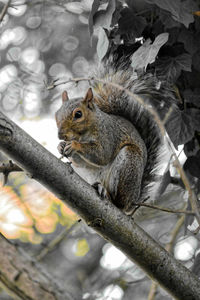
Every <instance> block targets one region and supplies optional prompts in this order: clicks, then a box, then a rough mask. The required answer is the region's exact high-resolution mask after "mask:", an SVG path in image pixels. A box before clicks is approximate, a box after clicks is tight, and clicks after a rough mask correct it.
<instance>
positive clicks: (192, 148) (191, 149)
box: [184, 138, 199, 157]
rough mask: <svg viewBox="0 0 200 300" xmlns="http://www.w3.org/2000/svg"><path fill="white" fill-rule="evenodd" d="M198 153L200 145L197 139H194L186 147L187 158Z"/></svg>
mask: <svg viewBox="0 0 200 300" xmlns="http://www.w3.org/2000/svg"><path fill="white" fill-rule="evenodd" d="M198 151H199V144H198V142H197V139H196V138H193V139H192V140H191V141H189V142H187V143H186V144H185V145H184V152H185V155H186V156H187V157H188V156H192V155H195V154H196V153H197V152H198Z"/></svg>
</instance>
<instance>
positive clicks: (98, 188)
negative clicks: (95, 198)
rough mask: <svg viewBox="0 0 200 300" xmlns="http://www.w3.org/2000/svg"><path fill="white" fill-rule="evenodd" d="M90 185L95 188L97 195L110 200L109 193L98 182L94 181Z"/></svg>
mask: <svg viewBox="0 0 200 300" xmlns="http://www.w3.org/2000/svg"><path fill="white" fill-rule="evenodd" d="M92 186H93V187H94V188H95V190H96V191H97V193H98V195H99V196H100V197H101V198H102V199H108V200H109V201H111V197H110V194H109V193H108V191H107V189H106V188H105V187H104V186H103V185H102V184H101V183H100V182H95V183H93V184H92Z"/></svg>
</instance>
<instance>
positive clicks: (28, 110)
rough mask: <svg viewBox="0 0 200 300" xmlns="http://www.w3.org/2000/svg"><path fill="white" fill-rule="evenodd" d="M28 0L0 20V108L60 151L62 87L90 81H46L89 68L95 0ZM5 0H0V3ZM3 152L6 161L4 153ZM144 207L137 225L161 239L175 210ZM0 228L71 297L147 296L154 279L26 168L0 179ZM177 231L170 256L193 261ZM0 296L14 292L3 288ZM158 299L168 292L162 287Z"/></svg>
mask: <svg viewBox="0 0 200 300" xmlns="http://www.w3.org/2000/svg"><path fill="white" fill-rule="evenodd" d="M27 2H29V1H25V0H13V1H12V7H9V9H8V13H7V14H6V15H5V16H4V18H3V20H2V22H1V23H0V109H1V110H2V111H3V112H4V113H5V114H6V115H7V116H9V117H10V118H11V119H12V120H14V121H15V122H16V123H17V124H19V126H20V127H22V128H23V129H24V130H25V131H26V132H28V133H29V134H30V135H31V136H32V137H33V138H35V139H36V140H37V141H38V142H39V143H41V144H42V145H43V146H44V147H46V148H47V149H48V150H50V151H51V152H52V153H53V154H54V155H56V156H57V157H59V156H60V155H59V153H58V151H57V145H58V138H57V128H56V123H55V119H54V114H55V112H56V110H57V109H58V108H59V106H60V105H61V93H62V91H63V90H65V89H66V90H67V91H68V94H69V97H75V96H76V97H77V96H79V95H83V94H84V93H85V90H86V85H87V83H84V82H80V83H79V84H76V85H75V84H72V83H68V84H62V85H58V86H56V87H55V88H52V89H50V88H47V87H49V86H51V83H52V82H53V81H54V80H58V81H57V82H58V83H59V82H65V81H67V80H68V79H69V78H73V77H80V76H87V74H88V71H89V69H91V68H92V66H93V65H94V64H95V63H97V57H96V43H97V37H96V36H95V35H94V37H93V39H92V40H91V39H90V36H89V30H88V17H89V13H90V11H91V7H92V3H93V1H92V0H82V1H77V2H76V1H74V2H68V1H62V0H61V1H56V0H55V1H54V0H48V1H45V0H43V1H37V0H34V1H30V3H29V4H28V5H27ZM5 3H7V0H5V1H4V0H0V11H2V9H3V7H4V5H5ZM0 159H1V162H6V161H8V158H6V157H5V156H4V155H3V153H0ZM52 172H53V170H52ZM1 176H2V175H1ZM1 181H2V182H3V176H2V180H1ZM184 197H185V195H184V192H183V190H181V188H178V187H177V188H176V189H173V191H171V190H169V191H168V192H167V193H166V195H165V201H168V203H169V204H170V201H172V203H171V204H172V205H173V203H174V202H173V201H174V199H177V201H176V203H177V202H178V201H179V200H180V199H183V198H184ZM170 199H171V200H170ZM181 203H182V202H181ZM148 214H149V218H145V220H141V226H143V228H145V230H147V231H148V232H149V233H150V234H151V235H152V236H153V237H154V238H155V239H157V240H158V241H159V242H160V243H161V244H162V245H163V246H165V245H166V244H168V243H170V241H171V232H172V230H173V228H174V226H175V224H176V223H177V221H178V220H179V216H177V215H169V214H166V213H159V214H156V213H155V212H153V211H152V215H151V213H149V211H148ZM0 230H1V234H3V235H4V236H5V237H6V238H8V239H10V240H11V241H12V242H13V243H14V244H17V245H20V246H21V247H22V248H23V249H25V250H26V251H27V252H28V253H29V254H30V255H31V256H32V257H34V258H35V259H37V260H38V261H39V262H41V264H43V265H45V267H46V268H47V270H48V271H49V272H51V273H52V274H54V276H56V277H57V278H58V279H59V280H60V281H62V282H63V283H64V284H67V285H68V286H69V287H70V289H71V291H72V292H73V295H74V297H75V299H90V300H92V299H97V300H104V299H107V300H120V299H124V300H130V299H132V300H134V299H137V300H138V299H140V300H142V299H147V296H148V293H149V289H150V286H151V282H150V280H149V279H147V277H146V275H145V274H144V273H143V271H141V270H140V269H139V268H138V267H137V266H136V265H134V264H133V263H132V262H131V261H129V260H128V259H127V258H126V257H125V256H124V254H122V253H121V252H120V251H119V250H117V249H116V248H115V247H114V246H112V245H110V244H109V243H107V242H106V241H105V240H103V239H102V238H101V237H100V236H98V235H97V234H96V233H95V232H94V231H93V230H91V229H90V228H88V227H87V226H86V225H85V224H84V222H83V221H81V220H79V216H77V215H75V213H73V212H72V211H71V210H70V209H69V208H68V207H66V206H65V205H64V204H63V203H62V202H61V201H60V200H58V199H56V198H55V197H54V196H53V195H52V194H51V193H49V192H48V191H47V190H46V189H45V188H43V187H42V186H41V185H40V184H39V183H37V182H35V181H33V180H31V179H29V178H28V176H27V175H26V174H24V173H21V172H19V173H12V174H10V175H9V179H8V183H7V185H6V186H2V184H1V188H0ZM182 235H183V230H180V231H179V236H180V240H178V242H177V243H176V246H175V250H174V251H175V252H174V253H175V257H176V258H178V259H180V260H182V261H183V262H184V263H185V264H186V265H187V266H191V265H192V258H193V255H194V252H195V251H196V249H197V247H198V240H197V239H196V238H195V237H194V236H190V237H187V238H183V237H182V238H181V236H182ZM4 299H12V298H11V297H10V296H8V295H7V294H6V293H5V291H0V300H4ZM155 299H171V298H170V297H169V296H168V295H167V294H166V293H165V292H164V291H163V290H161V289H159V293H158V295H157V296H156V298H155Z"/></svg>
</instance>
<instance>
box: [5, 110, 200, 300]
mask: <svg viewBox="0 0 200 300" xmlns="http://www.w3.org/2000/svg"><path fill="white" fill-rule="evenodd" d="M0 149H1V150H2V151H4V152H5V153H6V154H7V155H8V156H9V157H10V158H12V159H13V160H14V161H15V162H16V163H17V164H19V165H20V167H22V168H23V169H24V170H25V171H26V172H28V173H29V174H30V175H31V177H32V178H34V179H35V180H37V181H39V182H40V183H41V184H43V185H44V186H46V188H47V189H49V190H50V191H52V192H53V193H54V194H55V195H56V196H57V197H58V198H60V199H61V200H63V201H64V202H65V203H66V204H67V205H68V206H70V207H71V208H72V209H73V210H74V211H75V212H76V213H78V214H79V215H80V216H81V217H82V218H83V219H84V220H85V221H86V223H87V224H88V225H89V226H91V227H92V228H94V229H95V230H96V231H97V232H98V233H99V234H100V235H101V236H102V237H104V238H105V239H106V240H108V241H109V242H111V243H112V244H113V245H115V246H116V247H118V248H119V249H120V250H121V251H123V252H124V253H125V254H126V255H127V256H128V257H129V259H131V260H132V261H133V262H135V263H137V264H138V265H139V266H140V267H141V268H142V269H143V270H144V271H145V272H146V273H147V275H148V276H149V277H150V278H151V279H153V280H154V281H157V282H158V283H159V284H160V285H161V286H162V287H163V288H164V289H165V290H167V291H168V292H169V293H170V294H171V295H172V296H173V297H175V298H177V299H181V300H182V299H184V300H187V299H188V300H189V299H190V300H191V299H193V300H197V299H198V300H199V299H200V281H199V280H198V278H197V277H196V276H195V275H194V274H193V273H191V272H190V271H189V270H188V269H186V268H185V267H184V266H183V265H182V264H181V263H179V262H178V261H176V260H175V259H174V258H173V256H172V255H170V254H169V253H168V252H167V251H166V250H165V249H163V248H162V247H161V246H160V245H159V244H158V243H156V242H155V241H154V240H153V239H152V238H151V237H150V236H149V235H148V234H147V233H145V232H144V231H143V230H142V229H141V228H140V227H139V226H138V225H137V224H136V223H135V222H134V221H133V220H132V219H131V218H130V217H128V216H126V215H125V214H123V213H122V212H121V211H120V210H119V209H117V208H116V207H115V206H114V205H113V204H112V203H110V202H108V201H106V200H103V201H102V199H101V198H100V197H99V196H98V195H97V193H96V191H95V189H94V188H92V187H91V186H90V185H89V184H88V183H86V182H85V181H84V180H83V179H81V178H80V177H79V176H78V175H77V174H76V173H75V172H74V170H73V169H72V167H71V166H70V165H69V164H64V163H63V162H62V161H60V160H58V159H57V158H56V157H55V156H54V155H52V154H51V153H50V152H48V151H47V150H46V149H44V148H43V147H42V146H41V145H40V144H38V143H37V142H36V141H35V140H33V139H32V138H31V137H30V136H29V135H28V134H26V133H25V132H24V131H23V130H22V129H20V128H19V127H18V126H17V125H15V124H14V123H13V122H12V121H11V120H9V119H8V118H7V117H6V116H4V115H3V114H2V113H0Z"/></svg>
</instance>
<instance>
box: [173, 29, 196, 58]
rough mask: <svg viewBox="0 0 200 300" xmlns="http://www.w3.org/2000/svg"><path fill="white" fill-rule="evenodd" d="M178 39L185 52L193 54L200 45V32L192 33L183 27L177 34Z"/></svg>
mask: <svg viewBox="0 0 200 300" xmlns="http://www.w3.org/2000/svg"><path fill="white" fill-rule="evenodd" d="M178 41H179V42H181V43H183V44H184V48H185V50H186V51H187V52H189V53H190V54H194V53H195V52H196V51H197V50H198V49H199V47H200V34H194V33H192V32H191V31H189V30H187V29H186V28H183V29H182V30H181V32H180V34H179V36H178Z"/></svg>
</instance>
